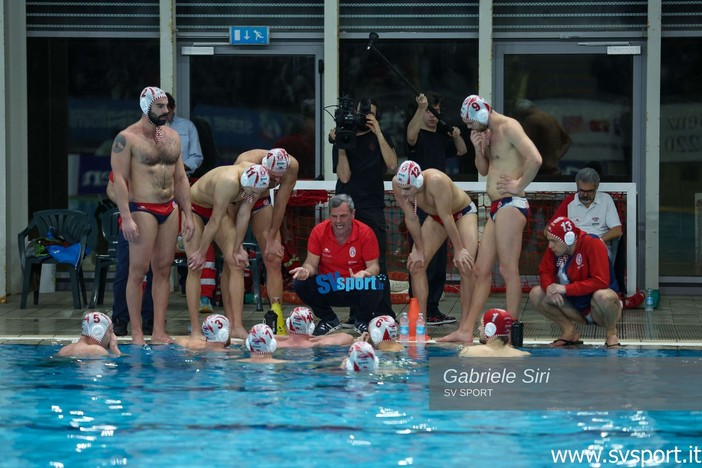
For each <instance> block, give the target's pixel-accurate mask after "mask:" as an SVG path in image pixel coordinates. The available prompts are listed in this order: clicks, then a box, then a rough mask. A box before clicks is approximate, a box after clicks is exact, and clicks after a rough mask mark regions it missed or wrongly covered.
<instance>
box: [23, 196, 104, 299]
mask: <svg viewBox="0 0 702 468" xmlns="http://www.w3.org/2000/svg"><path fill="white" fill-rule="evenodd" d="M50 228H53V229H54V232H56V233H57V234H58V235H60V236H62V237H63V238H64V239H65V240H66V242H68V244H69V245H72V244H76V243H78V244H79V245H80V250H79V253H78V261H77V263H76V264H75V265H72V264H68V263H61V262H58V261H57V260H55V259H54V258H53V257H51V256H44V257H36V256H34V255H33V252H29V253H28V252H27V241H28V240H32V239H36V238H37V237H43V236H46V235H47V233H48V232H49V229H50ZM91 230H92V227H91V226H90V222H89V221H88V215H87V213H84V212H83V211H78V210H64V209H59V210H43V211H37V212H35V213H34V214H33V215H32V220H31V221H30V222H29V225H28V226H27V227H26V228H25V229H24V230H23V231H22V232H20V233H19V234H18V236H17V246H18V247H19V254H20V263H21V265H22V275H23V280H22V300H21V301H20V309H26V308H27V295H28V294H29V288H30V282H31V278H32V274H33V273H34V274H36V275H37V278H39V279H41V265H42V264H45V263H53V264H56V265H65V266H66V267H67V268H68V271H69V273H70V275H71V291H72V293H73V308H74V309H80V308H81V294H80V293H81V292H82V293H83V303H85V304H87V303H88V298H87V295H86V291H85V278H84V277H83V260H84V259H85V250H86V243H87V241H88V235H89V234H90V231H91ZM30 235H32V237H29V236H30ZM38 303H39V288H38V287H37V288H35V289H34V304H35V305H36V304H38Z"/></svg>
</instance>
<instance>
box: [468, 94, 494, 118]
mask: <svg viewBox="0 0 702 468" xmlns="http://www.w3.org/2000/svg"><path fill="white" fill-rule="evenodd" d="M491 111H492V109H491V108H490V104H488V103H487V102H485V99H483V98H481V97H480V96H478V95H477V94H471V95H470V96H468V97H467V98H465V100H464V101H463V105H462V106H461V119H463V121H464V122H465V123H469V122H478V123H481V124H483V125H487V124H488V121H489V120H490V112H491Z"/></svg>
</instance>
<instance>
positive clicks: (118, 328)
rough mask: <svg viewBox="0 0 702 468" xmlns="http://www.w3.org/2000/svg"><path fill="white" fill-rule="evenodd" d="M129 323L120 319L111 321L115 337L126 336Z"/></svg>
mask: <svg viewBox="0 0 702 468" xmlns="http://www.w3.org/2000/svg"><path fill="white" fill-rule="evenodd" d="M128 325H129V322H128V321H127V320H123V319H120V318H116V319H112V331H114V332H115V335H117V336H127V333H129V332H128V331H127V326H128Z"/></svg>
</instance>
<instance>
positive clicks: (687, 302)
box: [0, 291, 702, 348]
mask: <svg viewBox="0 0 702 468" xmlns="http://www.w3.org/2000/svg"><path fill="white" fill-rule="evenodd" d="M527 301H528V295H527V294H523V296H522V310H523V311H524V312H523V314H522V317H521V320H522V322H524V344H525V345H545V344H548V343H550V342H551V341H553V340H554V339H555V338H556V337H557V336H558V331H559V329H558V327H556V326H555V325H554V324H552V323H550V322H548V321H547V320H546V319H545V318H544V317H543V316H541V315H540V314H539V313H538V312H537V311H536V310H535V309H534V308H533V307H532V306H531V305H529V304H527ZM32 302H33V296H32V294H31V293H30V295H29V298H28V303H29V304H28V308H27V309H24V310H22V309H20V308H19V304H20V296H19V295H11V296H8V297H7V301H6V303H4V304H0V344H1V343H16V344H57V343H62V342H68V341H70V340H72V339H74V338H76V337H77V336H78V335H79V333H80V319H81V318H82V317H83V315H84V313H85V309H83V310H74V309H73V305H72V300H71V293H70V292H69V291H61V292H55V293H42V294H40V295H39V304H38V305H36V306H35V305H34V304H32ZM111 303H112V296H111V293H110V292H106V293H105V303H104V304H103V305H100V306H98V307H96V309H98V310H101V311H103V312H107V313H108V314H110V313H111V312H110V307H111ZM294 307H296V305H294V304H286V305H284V311H285V313H286V314H287V313H289V312H290V310H292V309H293V308H294ZM491 307H504V294H493V295H492V296H491V297H490V299H489V301H488V304H487V306H486V310H487V309H488V308H491ZM393 308H394V309H395V312H396V313H397V314H398V315H399V314H400V313H401V312H402V311H403V310H405V309H406V308H407V305H405V304H396V305H394V306H393ZM440 308H441V310H442V312H444V313H445V314H448V315H452V316H454V317H457V318H459V317H460V303H459V297H458V295H457V294H450V293H447V294H446V295H445V297H444V299H443V300H442V302H441V304H440ZM265 310H267V308H266V306H265V305H264V312H256V309H255V306H254V305H252V304H246V305H245V306H244V325H245V326H246V327H247V328H248V327H250V326H252V325H253V324H255V323H260V322H261V321H262V320H263V314H264V313H265ZM215 312H219V313H223V311H222V309H221V307H216V308H215ZM337 313H338V315H339V318H340V319H341V320H342V321H343V320H344V319H346V317H347V316H348V309H347V308H339V309H338V310H337ZM201 316H202V317H204V315H202V314H201ZM188 321H189V320H188V312H187V308H186V305H185V297H184V296H183V295H181V294H180V293H176V292H174V293H172V294H171V296H170V303H169V308H168V315H167V325H166V330H167V332H168V333H170V334H171V335H172V336H177V335H187V333H188V332H187V326H188ZM457 327H458V324H457V323H456V324H450V325H440V326H435V327H427V333H428V334H429V335H430V337H431V338H438V337H441V336H444V335H446V334H448V333H450V332H452V331H454V330H455V329H456V328H457ZM617 328H618V335H619V338H620V342H621V343H622V344H623V345H629V346H652V347H685V348H688V347H695V348H697V347H702V296H667V295H666V296H662V297H661V300H660V304H659V308H658V309H656V310H654V311H653V312H651V313H646V312H645V311H644V310H643V309H633V310H625V311H624V313H623V318H622V321H621V322H620V323H619V324H618V325H617ZM579 329H580V332H581V339H582V340H583V341H584V342H585V345H590V346H602V345H603V343H604V341H605V334H604V329H602V328H600V327H596V326H579ZM345 331H347V332H349V333H354V332H353V331H352V330H345ZM129 341H130V337H129V336H126V337H122V338H120V342H124V343H127V342H129ZM147 341H148V338H147Z"/></svg>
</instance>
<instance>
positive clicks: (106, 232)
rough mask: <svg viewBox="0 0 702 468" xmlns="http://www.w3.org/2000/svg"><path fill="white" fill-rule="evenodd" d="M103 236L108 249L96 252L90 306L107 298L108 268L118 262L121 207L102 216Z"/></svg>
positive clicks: (112, 209)
mask: <svg viewBox="0 0 702 468" xmlns="http://www.w3.org/2000/svg"><path fill="white" fill-rule="evenodd" d="M100 224H101V225H102V237H104V238H105V241H106V242H107V251H106V252H105V253H101V254H95V278H94V279H93V295H92V298H91V299H90V305H88V307H89V308H91V309H92V308H93V307H95V306H96V305H97V304H102V303H103V302H104V300H105V283H106V281H107V270H109V268H110V267H111V266H112V265H116V264H117V239H118V236H119V209H117V208H111V209H109V210H107V211H106V212H104V213H103V214H102V215H101V216H100Z"/></svg>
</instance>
